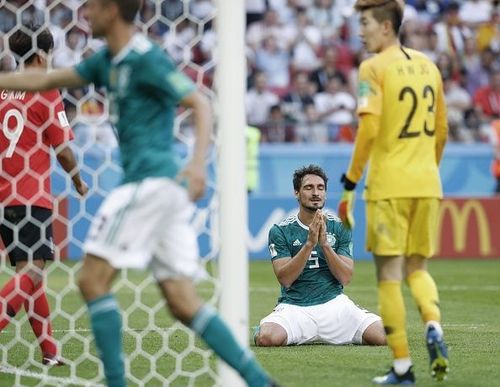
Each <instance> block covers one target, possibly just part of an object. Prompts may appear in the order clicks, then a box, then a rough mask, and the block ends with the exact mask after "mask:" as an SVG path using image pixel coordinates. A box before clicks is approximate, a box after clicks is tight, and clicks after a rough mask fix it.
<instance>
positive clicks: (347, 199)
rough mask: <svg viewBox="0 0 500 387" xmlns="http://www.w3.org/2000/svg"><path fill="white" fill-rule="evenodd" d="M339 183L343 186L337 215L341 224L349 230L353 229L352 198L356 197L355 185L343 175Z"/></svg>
mask: <svg viewBox="0 0 500 387" xmlns="http://www.w3.org/2000/svg"><path fill="white" fill-rule="evenodd" d="M340 182H341V183H343V184H344V192H343V193H342V196H341V198H340V202H339V208H338V211H337V212H338V215H339V217H340V219H341V220H342V223H344V225H345V226H346V227H347V228H349V229H352V228H354V223H355V222H354V215H353V210H354V198H355V197H356V193H355V192H354V188H356V183H353V182H352V181H350V180H349V179H348V178H347V177H346V175H345V174H343V175H342V178H341V179H340Z"/></svg>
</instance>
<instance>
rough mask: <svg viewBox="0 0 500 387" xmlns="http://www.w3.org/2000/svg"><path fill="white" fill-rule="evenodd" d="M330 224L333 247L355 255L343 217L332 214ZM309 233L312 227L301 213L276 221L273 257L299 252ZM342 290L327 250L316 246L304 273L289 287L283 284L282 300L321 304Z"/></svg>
mask: <svg viewBox="0 0 500 387" xmlns="http://www.w3.org/2000/svg"><path fill="white" fill-rule="evenodd" d="M326 227H327V232H326V235H327V240H328V242H329V243H330V245H331V246H332V247H333V250H334V251H335V252H336V253H337V254H339V255H343V256H346V257H350V258H352V242H351V232H350V231H349V230H348V229H346V228H344V226H343V225H342V223H341V221H340V219H339V218H337V217H336V216H333V215H331V214H327V216H326ZM308 233H309V227H308V226H306V225H305V224H303V223H302V222H301V221H300V220H299V218H298V216H297V215H294V216H290V217H288V218H286V219H285V220H283V221H282V222H281V223H280V224H275V225H274V226H273V227H272V228H271V230H270V231H269V251H270V252H271V260H275V259H279V258H287V257H294V256H295V255H297V253H298V252H299V251H300V249H301V248H302V246H303V245H304V244H305V243H306V241H307V235H308ZM342 292H343V286H342V284H341V283H340V282H339V281H338V280H337V278H335V277H334V276H333V275H332V273H331V272H330V269H328V264H327V262H326V259H325V255H324V254H323V250H322V249H321V248H320V247H319V245H316V246H315V247H314V249H313V251H312V253H311V256H310V257H309V260H308V261H307V263H306V266H305V267H304V271H303V272H302V273H301V274H300V276H299V277H298V278H297V279H296V280H295V282H294V283H293V284H292V285H291V286H290V287H289V288H285V287H284V286H282V287H281V296H280V298H279V299H278V303H281V302H282V303H285V304H293V305H300V306H310V305H318V304H323V303H325V302H328V301H330V300H331V299H333V298H335V297H337V296H338V295H339V294H342Z"/></svg>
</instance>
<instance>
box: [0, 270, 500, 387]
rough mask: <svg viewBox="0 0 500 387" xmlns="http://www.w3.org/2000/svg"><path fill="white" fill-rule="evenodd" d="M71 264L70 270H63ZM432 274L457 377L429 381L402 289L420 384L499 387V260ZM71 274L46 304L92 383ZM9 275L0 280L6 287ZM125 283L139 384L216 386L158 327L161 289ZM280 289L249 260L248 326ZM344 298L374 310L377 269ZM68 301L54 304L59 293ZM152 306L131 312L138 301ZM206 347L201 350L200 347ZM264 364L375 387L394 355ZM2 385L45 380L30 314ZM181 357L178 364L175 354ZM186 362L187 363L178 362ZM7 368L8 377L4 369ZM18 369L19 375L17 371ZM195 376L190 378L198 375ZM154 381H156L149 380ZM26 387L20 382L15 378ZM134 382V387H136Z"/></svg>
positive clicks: (11, 334)
mask: <svg viewBox="0 0 500 387" xmlns="http://www.w3.org/2000/svg"><path fill="white" fill-rule="evenodd" d="M65 267H66V270H64V268H65ZM430 271H431V273H432V274H433V276H434V278H435V279H436V281H437V283H438V286H439V290H440V298H441V308H442V316H443V324H444V329H445V334H446V340H447V343H448V346H449V350H450V361H451V373H450V376H449V378H448V380H447V381H445V382H442V383H439V384H437V383H436V382H433V381H432V380H431V379H430V376H429V374H428V363H427V362H428V360H427V353H426V351H425V348H424V341H423V327H422V324H421V322H420V320H419V317H418V314H417V311H416V308H415V305H414V303H413V300H412V299H411V297H410V296H409V292H408V290H407V289H406V288H405V302H406V305H407V310H408V314H407V322H408V332H409V339H410V347H411V351H412V356H413V360H414V363H415V369H416V377H417V384H418V385H420V386H436V385H442V386H450V387H451V386H463V387H471V386H472V387H475V386H492V385H500V384H499V383H500V382H499V380H500V360H499V359H500V302H499V299H500V260H499V261H474V260H467V261H442V260H433V261H431V263H430ZM69 273H72V270H68V266H66V265H64V264H62V265H60V266H59V267H58V266H57V265H55V264H54V265H53V267H52V269H51V270H50V274H49V276H48V282H49V288H50V292H49V301H50V303H51V306H52V308H53V309H55V307H56V306H57V307H58V308H60V309H61V310H63V311H64V313H58V314H57V315H56V316H55V318H54V320H53V329H54V336H55V337H57V338H58V339H59V340H61V341H62V342H63V355H64V356H65V357H66V358H68V359H70V360H73V361H75V360H78V361H80V364H79V366H78V369H77V376H78V378H79V379H87V378H90V377H95V375H96V373H97V367H96V365H95V363H93V362H91V361H88V360H87V359H89V358H92V357H93V356H95V349H94V347H93V345H92V346H91V347H90V348H86V347H85V345H84V343H83V341H80V340H78V339H75V338H72V334H71V333H69V331H72V330H76V331H77V332H78V334H79V335H81V336H83V337H91V333H90V331H89V330H88V319H87V316H86V313H85V308H83V303H82V301H81V299H80V296H79V294H78V292H77V290H76V288H75V286H74V285H73V284H72V281H73V280H74V279H73V280H72V279H71V275H72V274H69ZM6 278H7V275H6V274H2V275H0V281H1V284H4V283H5V280H6ZM121 278H122V279H124V281H121V285H120V286H118V288H117V289H116V290H117V291H118V295H119V296H118V299H119V301H120V304H121V306H122V308H123V309H124V310H127V311H128V312H129V316H128V318H126V319H125V322H126V325H127V328H128V329H127V333H126V334H125V338H124V342H125V349H126V351H127V353H132V352H134V351H135V353H136V354H137V353H138V352H137V347H136V344H135V343H136V338H140V340H141V343H142V344H141V348H140V349H141V353H140V355H139V356H137V357H136V359H135V360H134V361H132V362H131V364H130V367H131V369H132V373H133V374H134V376H135V377H136V378H137V379H136V380H140V381H147V383H146V385H148V386H149V385H150V386H160V385H162V384H161V381H160V379H159V378H156V377H155V372H154V370H153V368H152V364H153V365H154V367H156V372H157V373H158V374H163V375H168V374H170V373H171V372H172V371H173V370H174V369H175V367H178V369H179V367H180V369H182V370H184V371H187V372H186V373H185V374H184V375H181V376H180V377H179V378H177V379H176V380H174V381H172V383H171V384H170V385H172V386H187V385H193V386H210V385H213V379H212V377H211V375H210V372H212V371H209V372H205V373H203V374H202V375H200V376H198V377H197V378H195V379H190V376H189V371H194V372H196V369H198V368H199V367H200V366H201V365H203V364H208V366H209V367H211V368H212V369H214V367H215V360H214V358H213V356H212V357H211V358H209V359H205V358H204V356H203V355H202V354H201V353H194V354H187V352H185V350H186V348H187V347H188V342H189V341H190V340H192V337H190V336H189V335H188V334H186V333H185V332H184V331H183V330H181V329H176V327H177V326H175V325H174V328H173V329H168V331H169V334H168V335H167V338H165V335H162V334H160V333H158V329H157V328H155V327H158V326H159V327H165V328H166V327H170V326H171V319H170V317H168V316H167V314H166V313H165V311H164V308H163V305H162V302H161V300H160V297H159V292H158V290H157V289H156V287H155V286H154V283H153V281H152V280H148V281H147V282H146V283H147V286H144V287H138V286H137V284H138V283H140V282H141V281H143V280H144V278H145V276H144V275H143V274H141V273H136V272H128V273H122V274H121ZM212 290H213V289H212V287H211V286H210V285H201V287H200V293H201V294H202V295H205V296H206V297H207V296H209V295H210V294H211V293H212ZM278 292H279V289H278V284H277V282H276V279H275V277H274V274H273V272H272V267H271V264H270V263H269V262H267V261H262V262H252V263H251V265H250V307H251V313H250V326H251V327H253V326H255V325H257V324H258V321H259V320H260V318H262V317H263V316H264V315H266V314H267V313H269V312H270V311H271V309H272V307H273V306H274V304H275V302H276V298H277V296H278ZM346 293H347V294H348V295H349V296H350V297H351V298H352V299H353V300H354V301H355V302H356V303H359V304H360V305H362V306H363V307H366V308H368V309H371V310H374V311H376V303H377V301H376V288H375V276H374V268H373V264H372V263H371V262H368V261H361V262H356V266H355V274H354V280H353V282H352V283H351V284H350V285H349V286H348V287H347V288H346ZM56 294H58V295H59V296H60V297H59V299H60V300H61V302H60V304H57V305H56V303H57V302H56V299H55V298H54V295H56ZM135 300H137V301H140V302H141V303H143V304H144V305H146V307H142V308H136V307H134V301H135ZM196 343H197V345H199V346H201V347H202V348H203V344H200V343H199V342H198V341H196ZM165 347H168V348H170V353H169V354H163V355H161V356H160V355H158V353H161V352H162V351H161V349H162V348H165ZM252 349H253V350H254V351H255V353H256V355H257V357H258V359H259V360H260V361H261V362H262V364H263V365H264V366H265V368H266V369H267V370H268V371H269V372H270V373H271V374H272V375H273V376H274V377H275V378H276V380H277V381H278V382H279V383H280V385H282V386H285V387H286V386H289V387H293V386H296V387H299V386H308V387H314V386H318V387H320V386H321V387H323V386H370V385H371V384H370V380H371V378H372V377H373V376H375V375H378V374H380V373H382V372H385V371H386V370H387V369H388V368H389V367H390V363H391V361H390V359H391V357H390V353H389V350H388V349H387V348H380V347H376V348H370V347H361V346H340V347H334V346H327V345H310V346H302V347H286V348H255V347H252ZM0 353H1V354H2V359H3V362H2V363H1V364H0V386H12V385H14V384H15V380H16V379H15V376H14V375H13V374H12V372H15V370H22V371H23V372H24V373H25V375H29V373H32V374H33V376H35V377H30V376H24V377H22V378H21V379H20V383H21V384H22V385H28V386H30V385H36V384H38V383H40V379H37V377H36V375H37V374H41V373H44V372H46V371H45V370H44V369H43V368H42V367H40V366H39V358H40V355H39V350H38V346H37V344H36V342H35V340H34V337H33V334H32V332H31V328H30V327H29V324H28V322H27V320H26V315H25V313H24V312H20V313H19V315H18V316H17V317H16V319H15V322H14V323H12V324H10V325H9V326H8V327H7V328H6V329H5V330H4V332H2V333H0ZM178 353H180V354H182V355H184V357H183V358H182V359H181V360H179V356H176V354H178ZM180 357H182V356H180ZM2 367H3V368H4V370H10V371H9V372H2ZM12 370H14V371H12ZM47 374H48V375H50V376H53V377H54V379H52V380H51V379H48V380H47V383H46V384H43V385H78V384H72V383H70V381H69V369H68V367H65V368H54V369H50V370H48V372H47ZM192 375H193V373H192ZM148 378H149V379H148ZM18 383H19V381H18ZM135 384H136V383H134V380H133V379H132V380H130V385H135Z"/></svg>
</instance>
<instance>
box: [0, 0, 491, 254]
mask: <svg viewBox="0 0 500 387" xmlns="http://www.w3.org/2000/svg"><path fill="white" fill-rule="evenodd" d="M353 3H354V1H353V0H247V1H246V16H247V19H246V20H247V22H246V24H247V25H246V36H245V39H246V57H247V75H248V76H247V92H246V98H245V105H246V113H247V122H248V125H249V127H250V128H234V130H242V131H246V133H247V139H248V156H247V158H248V160H247V164H248V169H249V170H248V191H249V234H248V241H249V250H250V254H251V257H252V258H261V259H262V258H266V257H267V247H266V239H267V231H268V229H269V227H270V225H272V223H274V222H278V221H279V220H280V219H281V218H282V217H284V216H286V215H287V214H288V213H290V212H294V211H295V204H296V203H295V201H294V199H293V188H292V184H291V176H292V173H293V171H294V169H296V168H298V167H300V166H302V165H304V164H309V163H316V164H319V165H321V166H322V167H323V168H324V169H325V170H326V171H327V173H328V175H329V177H330V184H329V187H328V191H329V199H330V200H329V202H328V207H329V208H331V209H335V208H336V205H337V203H336V201H337V199H338V195H339V192H340V184H339V183H338V180H339V177H340V175H341V174H342V172H343V171H344V170H345V169H346V168H347V163H348V160H349V157H350V154H351V150H352V143H353V141H354V138H355V135H356V127H357V122H356V114H355V111H356V90H357V72H358V65H359V63H360V62H361V61H362V60H363V59H365V58H366V57H367V54H366V53H365V52H364V51H363V49H362V47H361V44H360V41H359V39H358V36H357V35H358V30H357V28H358V27H357V24H358V23H357V16H356V14H355V13H354V12H353ZM499 3H500V2H499V1H489V0H475V1H474V0H470V1H446V0H444V1H420V0H409V1H406V8H405V13H404V24H403V27H402V30H401V41H402V43H403V44H404V45H405V46H407V47H411V48H415V49H418V50H420V51H423V52H424V53H425V54H427V55H428V56H429V57H430V58H431V59H432V60H433V61H434V62H435V63H436V65H437V66H438V68H439V69H440V71H441V74H442V77H443V81H444V88H445V93H446V101H447V105H448V120H449V143H448V145H447V148H446V152H445V157H444V160H443V162H442V167H441V172H442V177H443V189H444V192H445V196H446V199H445V202H444V205H443V206H442V213H441V215H440V241H439V255H440V256H442V257H453V258H457V257H458V258H460V257H468V258H473V257H482V258H493V257H500V242H499V241H500V238H498V235H499V234H498V233H499V231H498V230H500V220H499V218H500V204H499V200H500V199H498V196H497V195H495V193H496V194H498V193H499V192H500V183H499V182H500V161H499V160H500V145H499V143H500V141H499V139H500V55H499V54H500V4H499ZM85 7H86V5H85V2H82V1H77V0H65V1H61V0H30V1H27V0H13V1H4V2H2V7H1V8H0V28H1V33H2V39H0V45H1V46H0V52H1V54H0V67H1V70H2V71H8V70H12V69H13V68H14V67H15V62H14V60H13V58H12V56H11V55H10V54H9V53H8V50H5V49H4V48H5V46H6V44H5V43H6V41H7V36H8V34H9V33H11V31H13V30H14V29H15V28H19V27H18V26H19V24H20V23H21V22H29V21H32V22H36V23H40V24H44V23H46V24H47V25H50V29H51V30H52V32H53V34H54V36H55V39H56V47H55V50H54V54H53V67H56V68H57V67H63V66H71V65H73V64H75V63H77V62H78V61H80V60H81V59H82V58H85V57H86V56H87V55H89V54H90V53H92V52H94V51H95V50H98V49H99V48H100V47H101V46H102V42H100V41H98V40H95V39H92V38H91V36H90V35H89V28H88V25H87V22H86V20H85ZM215 16H216V7H215V2H214V1H212V0H191V1H188V0H185V1H182V0H157V1H151V0H146V1H144V5H143V7H142V10H141V12H140V17H139V18H138V20H137V26H138V28H139V29H141V30H143V31H145V32H147V34H148V35H149V37H150V38H151V39H152V40H154V41H156V42H157V43H158V44H159V45H161V46H162V47H163V48H164V49H165V50H166V51H167V52H168V53H169V54H170V55H171V57H172V58H173V60H174V61H175V62H176V64H177V65H178V66H179V67H180V68H182V69H183V71H184V72H185V73H186V74H188V75H189V76H190V77H191V78H192V79H193V80H194V81H195V82H197V83H198V85H200V86H201V88H202V90H203V91H204V92H205V93H206V94H207V95H209V96H210V97H214V90H213V84H214V70H215V66H216V55H217V42H216V38H215V28H217V26H216V17H215ZM64 101H65V106H66V110H67V113H68V117H69V118H70V120H71V123H72V126H73V129H74V131H75V134H76V139H75V142H74V143H75V144H74V145H75V147H76V148H77V149H78V150H79V152H80V155H81V159H82V161H83V163H84V167H83V172H84V176H87V179H88V180H89V181H92V184H94V186H95V189H94V190H93V194H92V195H91V196H90V197H89V199H88V200H87V202H86V203H85V204H84V205H83V206H84V207H82V204H81V203H80V202H78V201H77V200H76V199H75V198H74V197H73V196H71V195H67V194H64V192H66V190H67V188H66V181H65V180H64V178H63V177H62V176H63V174H62V173H58V172H57V171H56V173H55V174H54V179H53V184H54V188H55V190H56V192H61V195H60V197H59V199H60V202H61V205H60V219H61V221H60V222H59V227H60V235H62V237H61V240H64V241H62V242H61V243H60V246H61V251H62V253H61V256H64V257H66V256H68V257H70V258H74V259H77V258H79V257H80V255H81V241H82V240H83V238H84V235H85V233H86V230H87V227H88V223H89V220H90V218H91V216H92V214H93V213H94V212H95V209H96V208H97V206H98V205H99V203H100V202H101V200H102V197H104V195H105V194H106V193H107V192H109V190H110V189H111V188H112V187H114V186H115V185H116V184H117V182H118V181H119V179H120V173H121V172H120V168H119V167H118V165H117V164H116V162H117V160H118V159H119V155H118V152H117V143H116V138H115V136H114V133H113V128H112V127H111V125H110V124H109V122H108V121H107V116H106V112H107V105H106V102H105V98H104V92H103V91H102V90H95V89H94V88H93V87H90V88H86V89H76V90H70V91H66V92H65V93H64ZM180 113H182V112H180ZM176 130H177V138H178V146H179V151H180V152H181V153H185V152H186V149H188V148H189V144H190V143H191V139H192V137H191V132H192V128H191V122H190V117H189V115H183V114H181V115H180V118H179V119H178V121H177V128H176ZM215 157H216V156H214V160H215ZM211 175H212V178H211V180H212V184H211V189H210V190H209V193H208V194H207V198H206V199H205V200H204V201H203V202H202V203H201V204H200V216H199V219H198V220H199V224H200V226H199V231H200V241H201V244H202V247H203V249H204V251H209V250H210V245H211V243H213V242H212V241H211V238H212V236H213V233H214V231H213V227H214V224H213V219H212V218H211V216H210V214H209V212H210V210H209V211H208V212H203V208H204V207H205V206H207V205H208V204H209V203H212V202H213V201H212V198H213V193H214V191H215V190H216V183H215V180H216V176H215V175H216V172H215V168H212V169H211ZM358 197H361V195H358ZM356 218H357V219H358V222H357V228H356V230H355V232H354V242H355V256H356V257H357V258H368V257H369V255H368V254H367V252H366V251H365V250H364V204H363V202H362V201H361V200H360V199H359V200H358V202H357V203H356ZM70 229H71V234H72V235H73V238H72V239H71V240H66V237H65V236H66V235H68V230H70Z"/></svg>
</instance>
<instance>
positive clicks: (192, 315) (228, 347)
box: [150, 181, 271, 386]
mask: <svg viewBox="0 0 500 387" xmlns="http://www.w3.org/2000/svg"><path fill="white" fill-rule="evenodd" d="M161 195H166V197H169V198H170V200H169V201H168V202H165V201H164V202H163V203H170V204H169V205H168V206H166V207H165V208H163V211H164V212H159V210H160V209H157V211H156V216H159V223H158V224H157V225H156V226H155V233H154V238H155V246H154V248H153V260H152V261H151V265H150V268H151V270H152V272H153V275H154V276H155V278H156V280H157V282H158V284H159V286H160V288H161V291H162V293H163V295H164V297H165V299H166V301H167V304H168V307H169V308H170V310H171V312H172V314H173V315H174V316H175V317H176V318H177V319H178V320H180V321H181V322H183V323H184V324H186V325H187V326H189V327H190V328H191V329H193V330H194V331H195V332H196V333H197V334H198V335H199V336H200V337H201V338H202V339H203V340H204V341H205V342H206V344H207V345H208V346H209V347H210V348H211V349H212V350H213V351H214V352H215V353H216V354H217V355H218V356H219V357H220V358H221V359H222V360H224V361H225V362H226V363H227V364H229V365H230V366H231V367H233V368H234V369H235V370H236V371H238V372H239V374H240V375H241V376H242V377H243V378H244V379H245V381H246V382H247V383H248V384H249V385H250V386H267V385H270V383H271V382H270V378H269V376H268V375H267V374H266V372H265V371H264V370H263V369H262V367H261V366H260V364H259V363H258V362H257V360H256V359H255V357H254V355H253V353H252V352H251V351H249V350H248V349H246V348H243V347H242V346H241V345H240V344H239V343H238V342H237V341H236V339H235V338H234V336H233V334H232V333H231V331H230V329H229V327H228V326H227V325H226V323H225V322H224V321H223V320H222V319H221V317H220V316H219V314H218V313H217V312H216V311H215V310H214V309H213V308H212V307H210V306H208V305H204V304H203V303H202V302H201V300H200V299H199V297H198V295H197V292H196V288H195V287H194V285H193V282H192V280H193V279H198V278H202V277H203V275H206V273H205V271H204V270H203V269H202V268H201V266H200V263H199V260H198V256H199V254H198V242H197V238H196V233H195V231H194V229H193V227H192V226H191V224H190V219H191V217H192V214H193V211H194V205H193V204H192V203H191V201H190V200H189V196H188V194H187V191H186V190H185V189H184V188H183V187H181V186H179V185H178V184H175V183H174V182H172V181H167V182H165V184H164V186H163V187H162V193H161ZM160 204H161V203H160ZM150 239H152V238H150Z"/></svg>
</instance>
